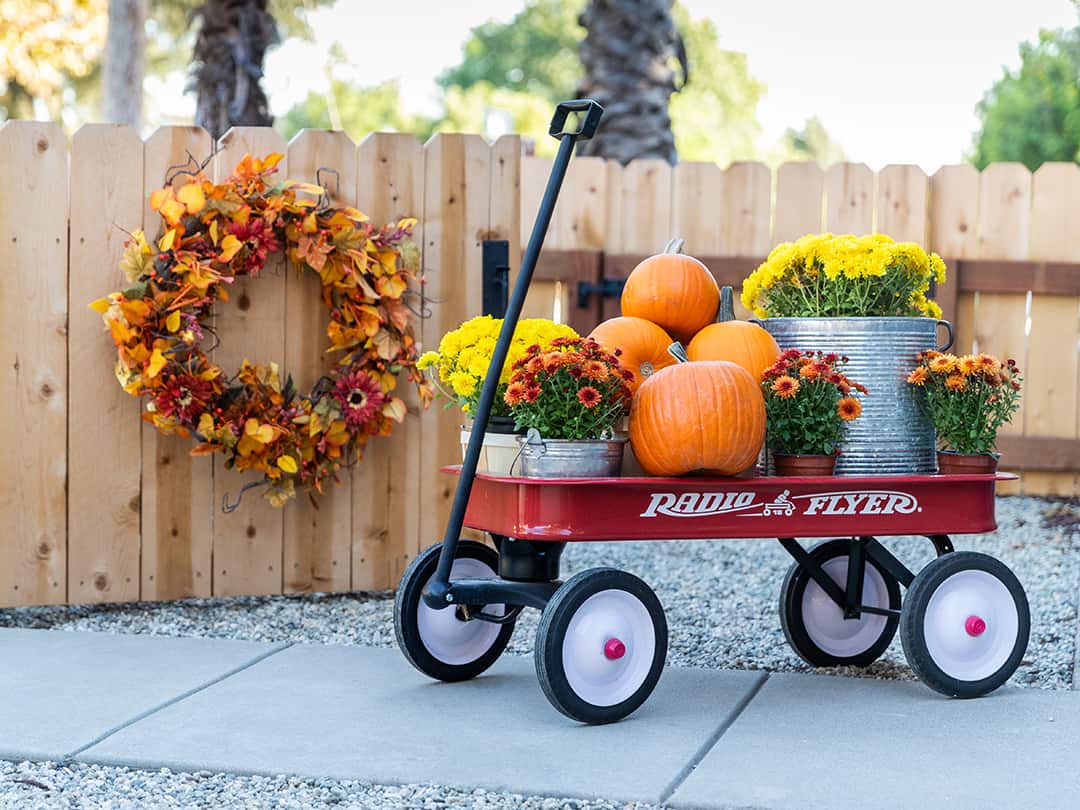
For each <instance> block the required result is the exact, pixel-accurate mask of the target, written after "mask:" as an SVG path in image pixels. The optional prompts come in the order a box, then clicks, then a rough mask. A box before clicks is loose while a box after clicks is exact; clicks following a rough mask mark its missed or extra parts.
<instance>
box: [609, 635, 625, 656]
mask: <svg viewBox="0 0 1080 810" xmlns="http://www.w3.org/2000/svg"><path fill="white" fill-rule="evenodd" d="M624 655H626V645H625V644H623V643H622V642H621V641H619V639H617V638H609V639H608V640H607V643H606V644H604V657H606V658H608V659H609V660H611V661H615V660H618V659H619V658H622V657H623V656H624Z"/></svg>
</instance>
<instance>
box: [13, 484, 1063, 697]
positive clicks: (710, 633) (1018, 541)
mask: <svg viewBox="0 0 1080 810" xmlns="http://www.w3.org/2000/svg"><path fill="white" fill-rule="evenodd" d="M997 514H998V524H999V528H998V530H997V531H996V532H994V533H993V534H988V535H978V536H973V537H957V538H954V542H955V544H956V547H957V548H958V549H971V550H975V551H982V552H985V553H987V554H991V555H993V556H995V557H998V558H999V559H1001V560H1002V561H1004V562H1005V563H1006V564H1007V565H1009V566H1010V567H1011V568H1012V569H1013V571H1014V572H1015V573H1016V575H1017V576H1018V577H1019V579H1020V581H1021V582H1022V583H1023V585H1024V588H1025V590H1026V591H1027V594H1028V599H1029V601H1030V603H1031V619H1032V636H1031V643H1030V645H1029V647H1028V654H1027V657H1026V659H1025V660H1024V662H1023V664H1022V665H1021V666H1020V668H1019V669H1018V670H1017V672H1016V674H1015V675H1014V676H1013V679H1012V681H1011V683H1013V684H1014V685H1017V686H1033V687H1040V688H1048V689H1069V688H1071V687H1072V683H1073V664H1074V659H1075V649H1074V645H1075V641H1076V635H1077V596H1078V590H1080V554H1077V551H1080V504H1076V503H1070V502H1066V501H1054V500H1048V499H1042V498H1022V497H1013V498H1000V499H999V500H998V508H997ZM886 545H888V547H889V548H890V550H891V551H893V553H894V554H896V555H897V556H898V557H900V559H901V560H903V561H904V562H905V564H907V565H908V567H909V568H911V569H912V570H914V571H918V570H919V568H921V567H922V566H923V565H924V564H926V563H927V562H929V560H930V559H932V557H933V547H932V546H931V544H930V543H929V542H928V541H927V540H925V539H923V538H895V539H889V540H887V541H886ZM563 561H564V566H563V570H564V577H568V576H570V575H571V574H573V573H575V572H577V571H581V570H583V569H586V568H591V567H594V566H598V565H611V566H615V567H618V568H622V569H625V570H627V571H630V572H632V573H635V574H637V575H638V576H640V577H641V578H642V579H644V580H645V581H646V582H648V583H649V584H650V585H651V586H652V587H653V588H654V589H655V590H656V592H657V594H658V596H659V597H660V601H661V603H662V604H663V605H664V609H665V611H666V613H667V619H668V626H669V628H670V634H671V636H670V647H669V651H668V664H669V665H675V666H704V667H717V668H737V669H766V670H770V671H774V672H775V671H809V670H810V667H808V666H807V665H806V664H805V663H803V661H802V660H801V659H799V658H798V656H796V655H795V653H794V652H792V651H791V649H790V648H789V647H788V645H787V642H786V641H785V640H784V635H783V633H782V631H781V630H780V621H779V617H778V615H777V598H778V594H779V590H780V583H781V582H782V580H783V576H784V572H785V571H786V570H787V568H788V566H789V565H790V563H791V559H790V557H788V555H787V553H786V552H785V551H784V550H783V549H782V548H781V547H780V545H779V544H778V543H776V542H770V541H763V540H756V541H755V540H709V541H688V542H636V543H629V542H623V543H578V544H571V545H570V546H568V547H567V549H566V552H565V553H564V555H563ZM391 597H392V594H390V593H379V594H347V595H341V594H338V595H321V594H314V595H305V596H276V597H245V598H234V599H207V600H190V601H185V602H172V603H160V604H159V603H131V604H120V605H108V606H76V607H69V606H64V607H42V608H20V609H9V610H0V627H4V626H10V627H37V628H54V629H60V630H95V631H104V632H114V633H150V634H158V635H175V636H213V637H217V638H239V639H249V640H253V641H271V642H278V641H297V642H316V643H324V644H360V645H371V646H380V647H391V646H394V644H395V642H394V626H393V616H392V613H393V600H392V598H391ZM537 620H538V613H537V612H536V611H534V610H526V611H525V612H524V613H523V614H522V617H521V619H519V621H518V626H517V630H516V631H515V633H514V637H513V639H512V641H511V643H510V647H509V652H510V653H512V654H520V655H531V654H532V647H533V635H534V632H535V629H536V624H537ZM827 671H829V672H836V670H827ZM844 674H850V675H866V676H869V677H878V678H912V677H913V675H912V674H911V671H910V669H909V668H908V666H907V664H906V663H905V661H904V655H903V650H902V649H901V648H900V640H899V637H897V639H896V640H895V641H894V642H893V644H892V646H891V647H890V648H889V650H888V651H887V652H886V653H885V655H884V656H882V658H881V659H880V660H879V661H878V662H877V663H875V664H874V665H873V666H871V667H870V668H869V669H867V670H855V671H852V672H845V673H844Z"/></svg>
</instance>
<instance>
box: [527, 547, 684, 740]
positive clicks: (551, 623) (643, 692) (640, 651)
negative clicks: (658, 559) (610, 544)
mask: <svg viewBox="0 0 1080 810" xmlns="http://www.w3.org/2000/svg"><path fill="white" fill-rule="evenodd" d="M666 657H667V619H665V618H664V609H663V608H662V607H661V606H660V600H659V599H657V598H656V594H655V593H653V591H652V589H651V588H650V587H649V586H648V585H646V584H645V583H644V582H642V581H641V580H640V579H638V578H637V577H635V576H634V575H632V574H628V573H626V572H624V571H617V570H615V569H613V568H593V569H591V570H589V571H582V572H581V573H580V574H577V575H575V576H573V577H571V578H570V579H569V580H568V581H567V582H566V584H565V585H563V586H562V587H561V588H559V590H557V591H556V592H555V596H553V597H552V599H551V601H550V602H548V604H547V607H545V608H544V612H543V614H542V615H541V617H540V626H539V627H538V628H537V630H536V650H535V660H536V675H537V678H538V679H539V681H540V687H541V688H542V689H543V690H544V694H545V695H546V696H547V699H548V700H549V701H550V702H551V705H552V706H554V707H555V708H556V709H558V710H559V711H560V712H562V713H563V714H565V715H566V716H567V717H571V718H573V719H574V720H580V721H581V722H583V723H612V722H614V721H616V720H621V719H622V718H624V717H626V716H627V715H628V714H630V713H631V712H633V711H634V710H635V709H637V708H638V707H639V706H640V705H641V704H642V703H644V702H645V700H646V699H647V698H648V697H649V695H650V694H651V693H652V691H653V689H654V688H655V687H656V683H657V681H659V680H660V673H661V672H662V671H663V669H664V660H665V658H666Z"/></svg>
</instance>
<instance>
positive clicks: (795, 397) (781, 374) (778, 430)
mask: <svg viewBox="0 0 1080 810" xmlns="http://www.w3.org/2000/svg"><path fill="white" fill-rule="evenodd" d="M847 363H848V358H847V357H841V356H840V355H838V354H835V353H832V352H830V353H828V354H825V353H823V352H800V351H798V350H797V349H788V350H787V351H786V352H784V353H783V354H781V355H780V357H779V358H777V360H776V362H775V363H774V364H773V365H771V366H769V368H767V369H765V371H764V373H763V374H762V381H761V390H762V393H763V394H764V395H765V415H766V422H767V438H766V441H767V443H768V446H769V449H771V450H772V451H774V452H776V453H785V454H792V455H824V456H828V455H832V454H834V453H835V452H837V449H838V448H839V446H840V443H841V441H843V438H844V432H845V425H846V424H847V423H848V422H851V421H854V420H855V419H858V418H859V416H860V415H861V414H862V402H861V401H860V400H859V396H858V395H859V394H866V393H868V392H867V390H866V386H864V385H862V384H860V383H857V382H855V381H854V380H851V379H849V378H848V377H847V376H846V375H845V374H844V367H845V366H846V365H847Z"/></svg>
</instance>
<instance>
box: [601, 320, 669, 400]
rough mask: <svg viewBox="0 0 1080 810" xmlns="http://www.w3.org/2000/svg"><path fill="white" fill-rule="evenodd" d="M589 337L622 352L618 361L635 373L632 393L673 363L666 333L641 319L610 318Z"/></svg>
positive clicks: (606, 347)
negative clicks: (646, 380)
mask: <svg viewBox="0 0 1080 810" xmlns="http://www.w3.org/2000/svg"><path fill="white" fill-rule="evenodd" d="M589 337H591V338H592V339H593V340H595V341H596V342H597V343H599V344H600V345H601V346H603V347H604V348H605V349H607V350H608V351H615V349H620V350H621V351H622V354H620V355H619V362H620V363H622V365H623V367H624V368H628V369H630V371H632V372H633V373H634V379H633V381H632V382H631V383H630V390H631V391H637V390H638V386H639V385H641V383H642V381H643V380H644V379H645V378H646V377H648V376H649V375H651V374H653V373H654V372H657V371H659V370H660V369H662V368H667V367H668V366H672V365H674V364H675V358H674V357H672V356H671V355H670V354H668V350H667V349H668V346H670V345H671V338H670V337H669V336H668V333H667V332H665V331H664V330H663V329H661V328H660V327H659V326H657V325H656V324H655V323H653V322H652V321H647V320H645V319H644V318H633V317H630V316H629V315H623V316H622V317H621V318H611V319H610V320H607V321H604V322H603V323H602V324H600V325H599V326H598V327H596V328H595V329H593V330H592V333H591V334H590V335H589Z"/></svg>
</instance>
